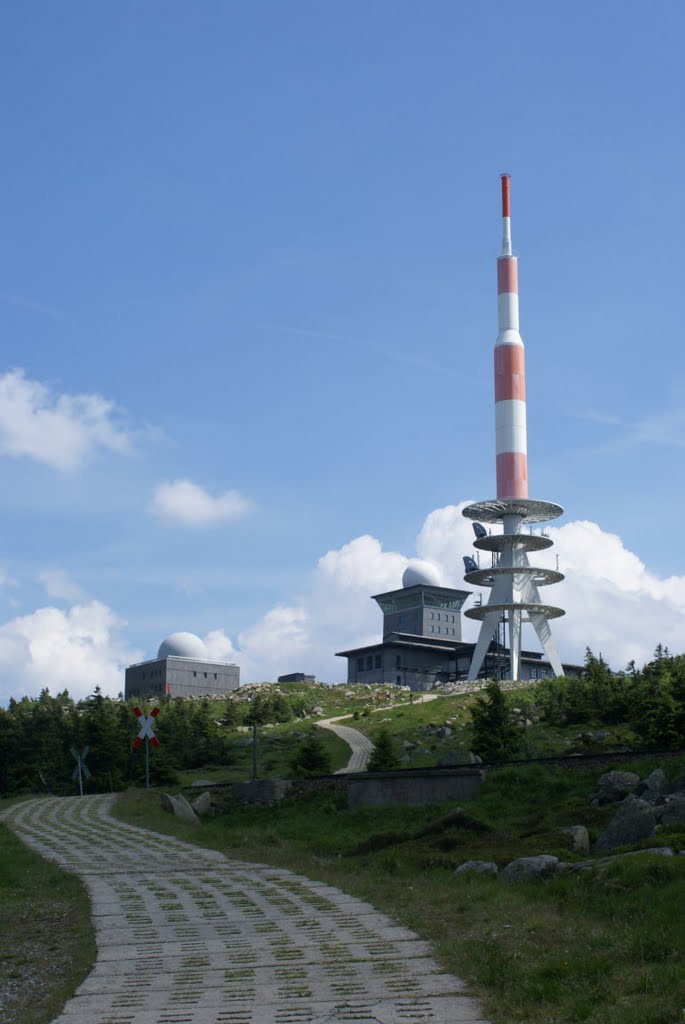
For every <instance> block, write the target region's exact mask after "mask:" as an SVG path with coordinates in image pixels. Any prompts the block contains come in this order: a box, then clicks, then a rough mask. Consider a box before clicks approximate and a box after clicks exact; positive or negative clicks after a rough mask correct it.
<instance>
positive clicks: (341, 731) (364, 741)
mask: <svg viewBox="0 0 685 1024" xmlns="http://www.w3.org/2000/svg"><path fill="white" fill-rule="evenodd" d="M341 718H343V719H344V718H351V715H341V716H339V717H338V718H322V719H321V721H320V722H317V723H316V724H317V725H318V726H319V728H320V729H330V730H331V732H334V733H335V734H336V736H339V737H340V739H341V740H344V741H345V743H346V744H347V745H348V747H349V748H350V750H351V754H350V759H349V761H348V762H347V764H346V765H345V767H344V768H338V770H337V772H336V773H335V774H336V775H346V774H348V773H349V772H363V771H365V770H366V766H367V764H368V762H369V758H370V757H371V753H372V751H373V743H372V742H371V740H370V739H369V737H368V736H365V735H364V733H363V732H360V731H359V729H352V728H351V727H350V726H349V725H340V724H339V722H340V719H341Z"/></svg>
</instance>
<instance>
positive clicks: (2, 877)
mask: <svg viewBox="0 0 685 1024" xmlns="http://www.w3.org/2000/svg"><path fill="white" fill-rule="evenodd" d="M94 960H95V938H94V934H93V928H92V925H91V921H90V899H89V898H88V893H87V892H86V889H85V887H84V886H83V884H82V883H81V882H80V880H79V879H78V878H76V877H75V876H74V875H72V874H68V873H67V872H65V871H61V870H60V869H59V868H58V867H57V866H56V865H55V864H52V863H51V862H50V861H47V860H44V859H43V858H42V857H39V856H38V854H37V853H34V852H33V851H32V850H30V849H28V847H26V846H24V844H23V843H22V842H21V841H20V840H19V839H18V838H17V837H16V836H15V835H14V834H13V833H12V832H10V831H9V829H7V828H6V826H4V825H0V1020H1V1021H2V1022H3V1024H45V1022H47V1021H50V1020H52V1019H53V1018H54V1017H55V1016H56V1015H57V1014H58V1013H59V1011H60V1009H61V1008H62V1005H63V1003H64V1001H65V1000H66V999H67V998H68V997H69V996H71V995H72V993H73V991H74V989H75V988H76V987H77V986H78V985H79V984H80V983H81V981H82V980H83V979H84V977H85V976H86V974H87V973H88V971H89V970H90V968H91V966H92V964H93V962H94Z"/></svg>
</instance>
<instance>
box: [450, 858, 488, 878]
mask: <svg viewBox="0 0 685 1024" xmlns="http://www.w3.org/2000/svg"><path fill="white" fill-rule="evenodd" d="M467 871H473V872H474V874H476V875H496V874H497V865H496V864H494V863H493V861H491V860H467V861H464V863H463V864H460V865H459V867H458V868H456V869H455V871H454V874H455V875H463V874H465V872H467Z"/></svg>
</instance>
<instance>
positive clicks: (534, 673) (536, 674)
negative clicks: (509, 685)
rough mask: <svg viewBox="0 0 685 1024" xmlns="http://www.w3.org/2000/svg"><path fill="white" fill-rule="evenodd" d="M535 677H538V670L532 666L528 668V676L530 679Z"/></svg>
mask: <svg viewBox="0 0 685 1024" xmlns="http://www.w3.org/2000/svg"><path fill="white" fill-rule="evenodd" d="M537 677H538V670H537V669H536V668H532V669H531V670H530V678H531V679H537Z"/></svg>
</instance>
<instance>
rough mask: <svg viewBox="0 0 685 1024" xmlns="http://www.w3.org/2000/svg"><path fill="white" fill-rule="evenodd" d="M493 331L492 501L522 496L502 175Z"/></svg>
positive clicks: (512, 282) (521, 393)
mask: <svg viewBox="0 0 685 1024" xmlns="http://www.w3.org/2000/svg"><path fill="white" fill-rule="evenodd" d="M497 299H498V326H499V333H498V334H497V341H496V343H495V444H496V452H497V497H498V498H527V497H528V454H527V443H526V367H525V352H524V348H523V341H522V339H521V335H520V334H519V285H518V260H517V258H516V256H514V255H513V254H512V251H511V196H510V191H509V175H508V174H503V175H502V253H501V255H500V256H499V257H498V259H497Z"/></svg>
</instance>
